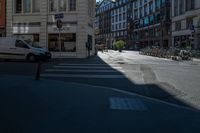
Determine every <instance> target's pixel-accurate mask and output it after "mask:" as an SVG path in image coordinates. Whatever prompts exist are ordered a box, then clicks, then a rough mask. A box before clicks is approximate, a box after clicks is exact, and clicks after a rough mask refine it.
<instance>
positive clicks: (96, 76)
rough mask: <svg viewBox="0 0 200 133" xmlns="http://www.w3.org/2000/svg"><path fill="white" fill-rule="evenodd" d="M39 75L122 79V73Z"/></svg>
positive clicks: (43, 75)
mask: <svg viewBox="0 0 200 133" xmlns="http://www.w3.org/2000/svg"><path fill="white" fill-rule="evenodd" d="M41 77H52V78H107V79H123V78H126V77H125V76H123V75H88V74H87V75H80V74H41Z"/></svg>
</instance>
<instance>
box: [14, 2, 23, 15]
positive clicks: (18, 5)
mask: <svg viewBox="0 0 200 133" xmlns="http://www.w3.org/2000/svg"><path fill="white" fill-rule="evenodd" d="M15 2H16V3H15V5H16V7H15V13H22V0H16V1H15Z"/></svg>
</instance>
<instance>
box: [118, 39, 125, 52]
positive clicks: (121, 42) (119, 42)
mask: <svg viewBox="0 0 200 133" xmlns="http://www.w3.org/2000/svg"><path fill="white" fill-rule="evenodd" d="M124 45H125V42H124V41H123V40H119V41H117V42H116V47H117V49H118V50H119V52H122V49H123V48H124Z"/></svg>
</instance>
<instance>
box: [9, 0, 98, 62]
mask: <svg viewBox="0 0 200 133" xmlns="http://www.w3.org/2000/svg"><path fill="white" fill-rule="evenodd" d="M95 3H96V1H95V0H7V18H6V20H7V36H8V37H19V38H23V39H25V40H29V41H31V42H33V44H34V45H38V46H40V47H44V48H47V49H49V50H50V51H51V52H52V54H53V56H55V57H62V58H65V57H66V58H68V57H71V58H86V57H87V56H88V55H89V54H93V53H94V45H95V41H94V38H95V37H94V12H95ZM58 19H59V20H61V22H62V27H60V28H59V29H58V28H57V20H58Z"/></svg>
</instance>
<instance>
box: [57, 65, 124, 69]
mask: <svg viewBox="0 0 200 133" xmlns="http://www.w3.org/2000/svg"><path fill="white" fill-rule="evenodd" d="M54 68H79V69H83V68H93V69H122V67H109V66H107V67H100V66H54Z"/></svg>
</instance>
